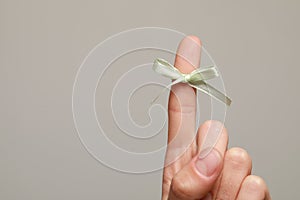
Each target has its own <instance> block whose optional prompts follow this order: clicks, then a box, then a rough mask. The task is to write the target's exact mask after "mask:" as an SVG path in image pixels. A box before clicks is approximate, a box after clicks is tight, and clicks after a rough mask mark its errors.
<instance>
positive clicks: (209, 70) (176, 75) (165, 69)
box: [152, 58, 231, 106]
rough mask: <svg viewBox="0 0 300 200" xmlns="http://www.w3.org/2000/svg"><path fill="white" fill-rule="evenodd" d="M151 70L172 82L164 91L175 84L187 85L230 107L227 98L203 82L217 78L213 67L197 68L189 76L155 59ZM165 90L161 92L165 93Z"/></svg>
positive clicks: (216, 72) (217, 74)
mask: <svg viewBox="0 0 300 200" xmlns="http://www.w3.org/2000/svg"><path fill="white" fill-rule="evenodd" d="M153 70H154V71H155V72H157V73H158V74H160V75H163V76H165V77H167V78H170V79H172V80H173V82H172V83H171V84H170V85H168V86H167V87H166V88H165V89H167V88H170V87H171V86H172V85H175V84H176V83H180V82H182V83H187V84H189V85H190V86H191V87H193V88H195V89H197V90H200V91H201V92H203V93H205V94H207V95H209V96H211V97H213V98H215V99H217V100H219V101H221V102H223V103H225V104H226V105H227V106H230V104H231V99H230V98H229V97H227V96H226V95H225V94H223V93H222V92H220V91H219V90H217V89H216V88H214V87H213V86H211V85H209V84H208V83H206V82H205V80H209V79H213V78H216V77H218V76H219V73H218V71H217V69H216V68H215V66H208V67H203V68H197V69H195V70H194V71H192V72H191V73H189V74H183V73H181V72H180V71H179V70H178V69H177V68H176V67H174V66H173V65H172V64H170V63H169V62H168V61H166V60H164V59H161V58H157V59H155V61H154V63H153ZM165 89H164V90H163V91H165ZM163 91H162V92H163ZM159 96H160V94H159V95H158V96H157V97H156V98H155V99H154V100H153V101H152V103H153V102H154V101H155V100H156V99H158V97H159Z"/></svg>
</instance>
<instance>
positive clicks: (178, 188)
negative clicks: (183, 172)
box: [171, 176, 193, 199]
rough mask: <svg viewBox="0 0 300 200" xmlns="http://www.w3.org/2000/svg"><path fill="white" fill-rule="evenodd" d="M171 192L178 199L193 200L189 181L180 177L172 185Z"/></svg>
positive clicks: (175, 178) (174, 179)
mask: <svg viewBox="0 0 300 200" xmlns="http://www.w3.org/2000/svg"><path fill="white" fill-rule="evenodd" d="M171 191H172V193H173V194H174V196H176V197H177V198H178V199H193V198H192V197H191V193H190V187H189V184H188V182H187V181H184V180H183V179H181V178H180V177H176V176H175V177H174V178H173V180H172V184H171Z"/></svg>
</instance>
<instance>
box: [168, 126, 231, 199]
mask: <svg viewBox="0 0 300 200" xmlns="http://www.w3.org/2000/svg"><path fill="white" fill-rule="evenodd" d="M214 123H219V122H212V121H210V122H207V123H206V124H204V125H203V126H201V127H200V129H199V133H198V135H199V137H203V134H204V133H203V131H206V130H207V124H209V125H208V126H214V125H213V124H214ZM215 130H217V129H214V128H210V129H209V131H215ZM207 134H213V133H209V132H208V133H207ZM200 135H202V136H200ZM227 140H228V139H227V133H226V129H225V128H224V129H222V133H221V136H220V139H219V141H218V143H217V145H216V146H215V147H214V148H213V149H212V150H211V151H210V152H209V154H207V152H205V150H204V151H202V152H200V153H199V154H198V155H197V156H195V157H194V158H193V159H192V160H191V162H190V163H188V164H187V165H186V166H185V167H184V168H182V169H181V170H180V171H179V172H178V173H177V174H176V175H175V176H174V177H173V180H172V183H171V188H170V194H169V199H170V200H183V199H201V198H204V197H206V196H207V195H208V194H209V192H210V191H212V189H213V186H214V184H215V183H216V181H217V179H218V177H219V175H220V174H221V171H222V167H223V157H224V154H225V151H226V147H227ZM206 154H207V155H206ZM203 155H205V157H203Z"/></svg>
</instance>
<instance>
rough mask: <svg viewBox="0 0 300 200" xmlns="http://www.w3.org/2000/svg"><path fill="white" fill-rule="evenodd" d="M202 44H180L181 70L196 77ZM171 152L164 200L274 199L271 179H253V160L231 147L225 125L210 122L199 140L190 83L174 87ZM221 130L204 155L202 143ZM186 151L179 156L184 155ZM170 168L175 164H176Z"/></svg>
mask: <svg viewBox="0 0 300 200" xmlns="http://www.w3.org/2000/svg"><path fill="white" fill-rule="evenodd" d="M200 55H201V41H200V39H199V38H197V37H195V36H187V37H186V38H184V39H183V40H182V41H181V43H180V44H179V47H178V50H177V55H176V59H175V64H174V65H175V67H177V68H178V69H179V71H181V72H183V73H190V72H191V71H193V70H194V69H195V67H194V66H199V64H200ZM168 115H169V129H168V149H167V153H166V158H165V160H166V161H165V162H166V163H168V164H167V165H166V167H165V168H164V173H163V185H162V200H167V199H169V200H195V199H205V200H207V199H222V200H235V199H237V200H244V199H245V200H263V199H265V200H270V199H271V197H270V194H269V191H268V188H267V186H266V183H265V181H264V180H263V179H262V178H260V177H258V176H255V175H251V169H252V162H251V158H250V156H249V154H248V153H247V152H246V151H245V150H244V149H242V148H231V149H227V144H228V134H227V130H226V129H225V128H224V127H223V124H222V123H221V122H218V121H207V122H205V123H204V124H202V125H201V126H200V127H199V129H198V132H197V135H196V137H195V133H194V127H195V124H196V91H195V90H194V89H193V88H191V87H190V86H188V85H187V84H183V83H178V84H176V85H174V86H173V87H172V91H171V93H170V97H169V107H168ZM210 127H213V128H211V129H210V130H211V131H216V130H220V128H222V131H221V136H220V138H219V140H218V142H217V144H216V146H215V147H214V149H213V150H212V151H211V153H209V154H208V156H206V157H204V158H203V156H202V157H201V158H200V156H199V155H203V152H202V151H200V150H201V142H202V141H203V138H204V137H205V135H206V134H211V133H212V132H209V131H208V130H209V128H210ZM186 147H188V148H187V149H186V151H184V153H183V155H181V156H180V157H179V158H177V157H176V156H178V155H177V154H178V152H180V151H181V150H182V149H185V148H186ZM174 158H177V159H176V160H175V161H174V162H172V163H171V164H169V161H171V160H174Z"/></svg>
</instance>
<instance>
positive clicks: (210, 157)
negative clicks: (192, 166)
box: [196, 149, 221, 177]
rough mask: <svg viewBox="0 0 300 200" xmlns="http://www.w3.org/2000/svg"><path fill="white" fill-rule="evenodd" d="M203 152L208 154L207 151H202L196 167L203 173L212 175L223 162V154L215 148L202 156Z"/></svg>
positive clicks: (208, 175)
mask: <svg viewBox="0 0 300 200" xmlns="http://www.w3.org/2000/svg"><path fill="white" fill-rule="evenodd" d="M203 154H207V152H205V150H204V151H203V152H202V153H200V155H199V156H198V159H197V161H196V168H197V170H198V171H199V172H200V173H201V174H202V175H204V176H207V177H210V176H212V175H213V174H214V173H215V172H216V170H217V169H218V167H219V165H220V164H221V156H220V154H219V153H218V152H217V151H216V150H215V149H212V150H211V152H210V153H209V154H207V155H206V156H204V157H203V156H202V155H203Z"/></svg>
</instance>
